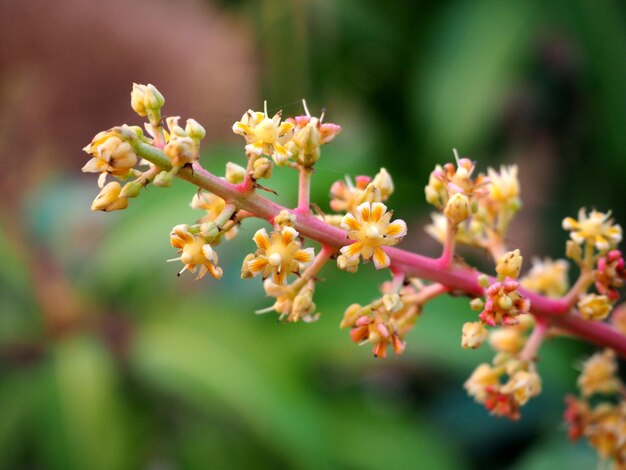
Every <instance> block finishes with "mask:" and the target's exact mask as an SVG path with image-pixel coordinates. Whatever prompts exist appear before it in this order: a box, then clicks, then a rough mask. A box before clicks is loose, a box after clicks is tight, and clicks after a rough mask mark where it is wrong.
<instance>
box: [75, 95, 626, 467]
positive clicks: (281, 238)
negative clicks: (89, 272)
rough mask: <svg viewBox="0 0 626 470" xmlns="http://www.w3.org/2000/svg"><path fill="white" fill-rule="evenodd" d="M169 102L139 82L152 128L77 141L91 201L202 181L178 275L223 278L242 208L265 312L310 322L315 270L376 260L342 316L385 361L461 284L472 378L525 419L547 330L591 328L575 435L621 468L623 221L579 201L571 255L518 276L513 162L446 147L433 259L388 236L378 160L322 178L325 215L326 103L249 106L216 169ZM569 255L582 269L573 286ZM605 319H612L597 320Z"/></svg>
mask: <svg viewBox="0 0 626 470" xmlns="http://www.w3.org/2000/svg"><path fill="white" fill-rule="evenodd" d="M164 103H165V99H164V97H163V95H162V94H161V93H160V92H159V91H158V90H157V89H156V88H155V87H154V86H153V85H138V84H135V85H133V90H132V93H131V106H132V108H133V110H134V111H135V112H136V113H137V114H138V115H139V116H141V117H146V118H147V122H146V123H145V124H144V128H145V133H144V130H143V129H142V128H141V127H138V126H127V125H123V126H118V127H114V128H112V129H110V130H108V131H104V132H100V133H98V134H97V135H96V136H95V137H94V138H93V140H92V142H91V143H90V144H89V145H87V146H86V147H85V148H84V150H85V152H87V153H88V154H89V155H90V156H91V159H90V160H89V161H88V162H87V163H86V164H85V166H84V167H83V171H84V172H89V173H98V174H99V178H98V186H99V187H100V188H101V190H100V193H99V194H98V195H97V197H96V198H95V200H94V201H93V204H92V206H91V209H92V210H95V211H115V210H122V209H126V208H127V207H128V204H129V199H132V198H135V197H137V196H139V195H140V193H141V190H142V189H143V188H144V187H146V186H147V185H149V184H152V185H154V186H160V187H168V186H170V185H171V184H172V181H173V179H174V177H175V176H179V177H181V178H183V179H186V180H188V181H190V182H192V183H193V184H195V185H196V186H197V190H196V192H195V194H194V195H193V198H192V201H191V206H192V207H193V208H195V209H198V210H201V211H204V215H203V216H202V217H201V218H199V220H197V222H196V223H195V224H193V225H185V224H181V225H177V226H175V227H174V228H173V229H172V231H171V234H170V241H171V245H172V247H174V248H176V249H177V250H178V254H179V256H178V257H176V258H173V259H171V260H169V261H175V262H181V263H182V264H183V267H182V269H181V270H180V272H179V273H178V274H179V275H180V274H182V273H183V272H184V271H190V272H197V275H196V279H199V278H202V277H203V276H205V275H206V274H207V273H209V274H210V275H211V276H212V277H213V278H215V279H219V278H221V277H222V274H223V270H222V267H220V266H219V264H218V254H217V251H216V247H217V245H218V244H219V243H221V242H222V241H223V240H231V239H232V238H234V237H235V236H237V235H238V234H239V233H241V230H240V225H241V224H242V222H243V221H244V220H245V219H248V218H252V217H257V218H261V219H265V220H266V221H267V222H269V224H270V226H269V227H267V228H266V227H263V228H260V229H258V230H257V231H256V232H255V233H254V235H253V237H252V241H253V245H254V246H253V245H252V244H251V247H252V249H253V250H254V251H253V252H251V253H249V254H247V255H246V256H245V257H244V260H243V264H242V267H241V277H242V278H253V277H260V278H261V279H262V281H263V282H262V284H263V288H264V290H265V293H266V294H267V296H269V297H271V298H273V299H275V300H274V303H273V304H272V305H271V306H270V307H268V308H266V309H262V310H259V311H258V313H265V312H272V311H273V312H276V314H277V315H278V318H279V319H280V320H281V321H285V322H297V321H300V320H302V321H305V322H312V321H316V320H317V319H318V318H319V313H318V312H317V311H316V310H317V309H316V305H315V303H314V301H313V295H314V293H315V287H316V284H317V282H319V278H318V276H317V275H318V273H319V271H320V270H321V268H322V267H323V266H324V265H325V264H326V263H327V262H328V261H329V260H335V262H336V265H337V267H338V268H339V269H341V270H344V271H348V272H351V273H354V272H356V271H357V270H358V268H359V265H360V263H361V261H363V262H364V263H368V262H370V261H371V262H372V264H373V265H374V267H375V269H379V270H382V269H386V270H388V271H389V272H390V274H391V279H390V280H389V281H387V282H385V283H384V284H383V285H382V286H381V293H380V296H379V297H378V298H375V299H374V300H372V301H371V302H370V303H369V304H366V305H360V304H356V303H355V304H352V305H350V306H349V307H348V308H347V309H346V310H345V313H344V316H343V319H342V320H341V324H340V326H341V327H342V328H349V329H350V337H351V339H352V340H353V341H354V342H356V343H358V344H366V343H368V344H370V346H371V347H372V351H373V354H374V356H376V357H386V356H387V354H388V350H392V351H393V352H394V353H395V354H396V355H400V354H402V353H403V352H404V350H405V348H406V338H407V334H408V332H409V331H410V330H411V329H412V328H413V327H414V325H415V324H416V322H417V320H418V319H419V317H420V315H421V313H422V311H423V308H424V306H425V304H426V303H428V302H429V301H430V300H432V299H434V298H436V297H438V296H440V295H443V294H446V293H448V292H454V293H455V294H459V293H463V294H465V295H467V296H468V297H470V299H471V300H470V302H469V307H470V308H471V310H474V311H475V312H476V313H475V315H476V317H475V320H474V321H469V322H467V323H465V325H464V326H463V329H462V332H461V346H462V347H463V348H466V349H476V348H478V347H480V346H481V345H482V344H483V343H485V342H487V343H488V344H489V345H490V347H491V348H492V349H493V350H494V351H495V356H494V358H493V360H492V361H491V363H483V364H480V365H479V366H478V367H477V368H476V369H475V370H474V372H473V373H472V374H471V376H470V377H469V379H468V380H467V381H466V382H465V388H466V390H467V392H468V394H469V395H470V396H472V397H473V398H474V399H475V400H476V401H477V402H478V403H481V404H482V405H483V406H484V407H485V408H486V409H487V410H489V411H490V412H491V413H492V414H494V415H497V416H504V417H507V418H510V419H513V420H516V419H519V418H520V416H521V411H520V410H521V407H522V406H524V405H525V404H526V403H527V402H528V401H529V400H530V399H531V398H533V397H535V396H537V395H538V394H539V393H540V392H541V378H540V375H539V371H538V367H537V357H538V355H539V350H540V348H541V345H542V343H543V342H544V340H546V339H549V338H551V337H554V336H558V335H561V334H568V333H569V334H574V335H577V336H580V337H582V338H585V339H590V340H593V341H595V342H596V343H599V344H601V345H603V346H605V349H604V350H603V352H600V353H597V354H595V355H593V356H592V357H591V358H589V359H588V360H587V361H586V362H585V363H584V365H583V368H582V373H581V375H580V377H579V380H578V385H579V388H580V392H581V394H580V397H579V398H574V397H568V398H567V409H566V412H565V419H566V422H567V424H568V426H569V435H570V437H571V438H572V439H578V438H580V437H585V438H587V440H588V441H589V443H590V444H591V445H592V446H594V447H595V448H596V449H597V451H598V453H599V455H600V456H601V457H602V458H605V459H612V460H613V462H614V463H615V465H616V466H618V467H621V466H625V465H626V399H625V397H626V389H625V387H624V384H623V383H622V382H621V381H620V380H619V379H618V377H617V362H616V359H615V357H616V353H615V350H617V351H618V352H619V353H620V354H622V355H623V354H625V353H626V339H625V337H623V336H620V334H621V335H624V334H626V309H624V308H622V307H621V306H618V307H616V304H617V302H618V301H619V299H620V293H619V289H620V288H621V287H622V286H623V284H624V282H625V280H626V268H625V266H624V258H623V256H622V253H621V252H620V251H619V250H618V248H617V245H618V243H619V242H620V241H621V239H622V230H621V228H620V226H619V225H616V224H615V223H614V221H613V219H611V216H610V212H609V213H603V212H599V211H597V210H591V211H590V212H587V211H586V210H585V209H581V210H580V212H579V214H578V218H577V219H574V218H572V217H567V218H566V219H564V220H563V229H565V230H567V231H568V232H569V238H570V240H568V241H567V244H566V249H565V254H566V257H567V258H569V260H570V261H569V262H568V261H566V260H551V259H543V260H542V259H534V260H533V262H532V266H531V267H530V269H528V270H527V271H526V273H525V274H524V275H522V265H523V257H522V255H521V253H520V251H519V250H516V249H513V250H509V249H508V247H507V246H506V240H507V232H508V229H509V227H510V224H511V222H512V220H513V218H514V216H515V215H516V213H517V212H518V211H519V209H520V208H521V206H522V203H521V199H520V184H519V181H518V175H517V173H518V171H517V167H516V166H514V165H513V166H503V167H501V168H500V169H499V170H496V169H492V168H489V169H488V170H487V172H486V173H485V174H483V173H479V174H476V164H475V162H473V161H471V160H470V159H468V158H464V157H463V158H462V157H460V156H459V155H458V153H457V152H456V150H455V151H454V156H455V161H454V162H453V163H446V164H445V165H443V166H439V165H438V166H437V167H436V168H435V169H434V170H433V172H432V173H431V174H430V178H429V181H428V184H427V186H426V187H425V197H426V201H427V202H428V203H430V204H432V205H433V206H434V207H435V208H436V209H437V210H436V212H434V213H433V215H432V223H431V224H430V225H429V226H428V227H426V231H427V232H428V233H429V234H430V235H431V236H433V237H434V238H435V239H436V240H438V241H439V242H440V243H441V244H442V246H443V249H442V253H441V256H440V257H439V258H436V259H432V258H425V257H421V256H420V255H417V254H413V253H410V252H406V251H402V250H397V249H394V248H389V247H392V246H394V245H397V244H399V243H400V242H401V241H402V240H403V238H404V237H405V236H406V235H407V225H406V223H405V222H404V221H403V220H401V219H397V218H396V219H394V213H393V211H392V210H390V209H389V208H388V206H387V201H388V199H389V198H390V196H391V195H392V194H393V191H394V185H393V181H392V178H391V176H390V174H389V173H388V172H387V171H386V170H385V169H384V168H383V169H381V170H380V171H379V172H378V174H376V175H374V176H373V177H369V176H357V177H356V178H355V179H354V181H353V180H352V179H350V178H349V177H346V179H345V180H340V181H337V182H335V183H334V184H333V185H332V186H331V188H330V208H331V210H332V211H333V213H330V214H324V213H322V212H321V211H320V210H319V208H318V207H317V206H316V205H314V204H312V203H311V201H310V187H311V178H312V175H313V173H314V168H315V164H316V163H317V161H318V160H319V159H320V157H321V148H322V147H323V146H324V145H325V144H327V143H329V142H331V141H332V140H333V139H334V138H335V137H336V136H337V134H339V132H340V131H341V128H340V126H338V125H336V124H331V123H327V122H324V115H323V114H322V115H321V116H319V117H313V116H311V114H310V113H309V111H308V109H307V107H306V103H304V102H303V105H304V112H305V113H304V115H302V116H296V117H292V118H287V119H283V116H282V113H281V112H280V111H279V112H277V113H275V114H274V115H273V116H270V115H269V114H268V111H267V103H266V104H265V107H264V110H263V111H253V110H248V111H247V112H246V113H244V114H243V116H242V118H241V119H240V120H239V121H237V122H236V123H235V124H234V125H233V132H234V133H235V134H238V135H240V136H242V137H243V139H244V140H245V156H246V160H245V161H246V165H245V166H240V165H238V164H236V163H233V162H229V163H228V164H227V165H226V172H225V176H224V177H223V178H217V177H215V176H214V175H211V174H210V173H208V172H206V170H204V169H203V168H202V167H201V166H200V164H199V157H200V144H201V142H202V140H203V139H204V137H205V130H204V128H203V127H202V126H201V125H200V124H199V123H198V122H197V121H195V120H193V119H188V120H187V121H186V122H185V125H184V127H183V126H182V124H180V123H179V122H180V118H179V117H168V118H166V119H165V122H166V126H167V128H165V127H164V126H163V118H162V116H161V111H162V108H163V105H164ZM275 167H285V168H289V169H292V170H294V171H296V172H297V173H298V201H297V205H296V206H295V207H293V208H291V209H289V208H287V207H283V206H279V205H277V204H275V203H272V202H270V201H268V200H267V199H264V198H262V197H261V196H259V195H258V194H257V193H258V190H259V189H260V190H266V189H268V188H266V187H264V186H262V185H261V184H260V183H259V181H260V180H267V179H269V178H271V176H272V173H273V170H274V168H275ZM107 180H109V181H108V182H107ZM122 184H123V186H122ZM312 208H315V209H316V210H315V211H311V209H312ZM311 241H312V242H317V243H319V245H320V247H319V249H318V250H317V254H316V253H315V249H314V247H312V246H306V245H307V243H310V242H311ZM458 244H464V245H469V246H473V247H477V248H479V249H482V250H484V251H485V252H486V253H487V254H488V255H489V256H491V258H492V259H493V261H494V264H495V271H494V275H493V276H492V277H490V276H488V275H486V274H481V273H479V272H478V271H476V270H475V269H473V268H470V267H467V266H466V265H465V263H464V262H463V261H462V260H460V259H459V258H458V256H457V255H456V254H455V251H456V246H457V245H458ZM572 263H573V264H575V265H577V266H578V271H579V275H578V279H577V281H576V282H575V283H574V284H573V285H572V286H570V285H569V283H568V269H569V266H570V264H572ZM416 273H419V276H417V275H416ZM607 319H608V320H609V322H610V325H611V326H609V325H606V324H605V323H604V321H605V320H607ZM610 345H613V346H614V349H611V348H610V347H608V346H610ZM596 397H600V398H599V399H596ZM607 397H608V398H607ZM592 398H593V402H592V401H591V399H592Z"/></svg>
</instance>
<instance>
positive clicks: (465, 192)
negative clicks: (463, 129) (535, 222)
mask: <svg viewBox="0 0 626 470" xmlns="http://www.w3.org/2000/svg"><path fill="white" fill-rule="evenodd" d="M455 157H456V160H457V167H456V168H455V167H454V165H453V164H452V163H447V164H446V165H444V166H443V167H440V166H437V167H436V168H435V170H434V171H433V172H432V173H431V174H430V178H429V182H428V185H427V186H426V188H425V193H426V201H427V202H429V203H430V204H432V205H434V206H435V207H436V208H437V209H439V210H440V211H441V212H435V213H433V214H432V223H431V224H430V225H428V226H427V227H426V231H427V232H428V234H429V235H431V236H432V237H433V238H435V239H436V240H438V241H439V242H441V243H446V240H447V239H448V238H449V237H453V239H454V241H455V242H458V243H463V244H466V245H470V246H476V247H480V248H484V249H486V250H488V251H490V252H491V253H499V252H501V247H502V245H503V240H504V239H505V237H506V233H507V231H508V228H509V225H510V223H511V221H512V220H513V217H514V215H515V214H516V213H517V212H518V211H519V209H520V208H521V200H520V197H519V195H520V189H519V181H518V178H517V166H514V165H513V166H508V167H505V166H503V167H501V168H500V171H496V170H494V169H492V168H489V169H488V170H487V175H483V174H479V175H478V176H477V177H476V178H472V177H471V175H472V173H473V171H474V167H475V165H474V163H473V162H471V161H470V160H468V159H467V158H459V157H458V155H457V154H456V151H455ZM451 228H452V229H453V230H451Z"/></svg>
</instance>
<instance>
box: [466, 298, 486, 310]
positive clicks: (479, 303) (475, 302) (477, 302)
mask: <svg viewBox="0 0 626 470" xmlns="http://www.w3.org/2000/svg"><path fill="white" fill-rule="evenodd" d="M470 308H471V309H472V310H474V311H475V312H482V310H483V308H485V301H484V300H483V299H481V298H478V297H476V298H475V299H472V300H471V302H470Z"/></svg>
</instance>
